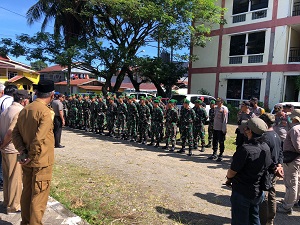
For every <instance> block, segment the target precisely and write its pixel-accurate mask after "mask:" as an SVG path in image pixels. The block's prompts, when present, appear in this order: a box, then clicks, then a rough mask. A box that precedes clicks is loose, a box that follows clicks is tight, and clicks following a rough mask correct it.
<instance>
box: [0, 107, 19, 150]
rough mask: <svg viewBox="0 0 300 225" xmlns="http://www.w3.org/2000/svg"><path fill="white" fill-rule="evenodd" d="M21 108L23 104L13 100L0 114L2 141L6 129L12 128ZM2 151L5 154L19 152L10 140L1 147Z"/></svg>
mask: <svg viewBox="0 0 300 225" xmlns="http://www.w3.org/2000/svg"><path fill="white" fill-rule="evenodd" d="M22 109H23V106H22V105H21V104H20V103H18V102H13V103H12V105H11V106H9V107H8V108H7V109H6V110H5V111H4V112H3V113H1V116H0V138H1V140H2V141H3V139H4V137H5V135H6V133H7V131H8V130H13V129H14V127H15V125H16V122H17V119H18V115H19V112H20V111H21V110H22ZM1 151H2V152H3V153H7V154H16V153H19V152H18V151H17V150H16V149H15V146H14V145H13V143H12V142H10V143H9V144H8V145H7V146H5V147H4V148H3V149H1Z"/></svg>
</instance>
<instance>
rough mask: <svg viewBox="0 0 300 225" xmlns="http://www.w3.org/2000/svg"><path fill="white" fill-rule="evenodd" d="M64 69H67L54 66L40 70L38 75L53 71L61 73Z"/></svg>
mask: <svg viewBox="0 0 300 225" xmlns="http://www.w3.org/2000/svg"><path fill="white" fill-rule="evenodd" d="M65 68H67V67H66V66H64V67H62V66H60V65H54V66H49V67H47V68H45V69H42V70H40V71H38V72H39V73H46V72H55V71H62V70H64V69H65Z"/></svg>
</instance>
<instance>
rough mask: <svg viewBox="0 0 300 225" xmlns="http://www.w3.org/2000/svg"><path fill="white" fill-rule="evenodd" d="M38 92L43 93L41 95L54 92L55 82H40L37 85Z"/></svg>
mask: <svg viewBox="0 0 300 225" xmlns="http://www.w3.org/2000/svg"><path fill="white" fill-rule="evenodd" d="M37 91H38V92H41V93H48V92H51V91H54V82H53V80H43V81H40V82H39V83H38V85H37Z"/></svg>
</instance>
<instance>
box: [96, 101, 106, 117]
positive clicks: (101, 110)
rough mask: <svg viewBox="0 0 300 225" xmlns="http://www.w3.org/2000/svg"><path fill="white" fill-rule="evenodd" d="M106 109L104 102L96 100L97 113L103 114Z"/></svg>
mask: <svg viewBox="0 0 300 225" xmlns="http://www.w3.org/2000/svg"><path fill="white" fill-rule="evenodd" d="M106 110H107V106H106V104H105V103H104V102H98V104H97V113H98V114H104V113H105V112H106Z"/></svg>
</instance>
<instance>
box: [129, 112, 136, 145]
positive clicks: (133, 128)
mask: <svg viewBox="0 0 300 225" xmlns="http://www.w3.org/2000/svg"><path fill="white" fill-rule="evenodd" d="M136 127H137V119H136V117H130V118H129V119H128V122H127V128H128V135H129V136H130V137H131V138H132V139H135V140H136V138H137V131H136Z"/></svg>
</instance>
